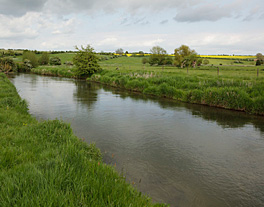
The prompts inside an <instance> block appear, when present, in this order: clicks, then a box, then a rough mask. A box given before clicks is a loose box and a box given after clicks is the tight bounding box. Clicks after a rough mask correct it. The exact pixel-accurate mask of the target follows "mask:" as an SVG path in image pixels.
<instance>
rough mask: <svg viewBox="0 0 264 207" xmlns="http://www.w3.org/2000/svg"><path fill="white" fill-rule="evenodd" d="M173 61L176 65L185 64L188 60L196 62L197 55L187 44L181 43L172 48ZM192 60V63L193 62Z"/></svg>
mask: <svg viewBox="0 0 264 207" xmlns="http://www.w3.org/2000/svg"><path fill="white" fill-rule="evenodd" d="M174 56H175V62H174V64H175V65H176V66H178V67H184V66H187V65H188V64H187V62H188V61H194V62H196V60H197V58H198V55H197V53H196V52H195V50H191V49H190V48H189V47H188V46H187V45H182V46H180V47H179V48H176V49H175V50H174ZM194 62H192V64H193V63H194Z"/></svg>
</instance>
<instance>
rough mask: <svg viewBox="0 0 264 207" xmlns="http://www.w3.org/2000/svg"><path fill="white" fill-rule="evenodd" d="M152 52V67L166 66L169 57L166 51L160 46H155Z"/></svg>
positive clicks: (150, 61)
mask: <svg viewBox="0 0 264 207" xmlns="http://www.w3.org/2000/svg"><path fill="white" fill-rule="evenodd" d="M150 52H151V53H152V54H151V55H150V56H149V64H150V65H165V59H166V57H167V56H168V55H167V51H166V50H164V49H163V48H162V47H160V46H154V47H152V49H151V50H150Z"/></svg>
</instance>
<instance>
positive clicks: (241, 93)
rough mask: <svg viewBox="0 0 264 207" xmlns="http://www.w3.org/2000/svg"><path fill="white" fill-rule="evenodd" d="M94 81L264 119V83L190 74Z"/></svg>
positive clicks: (112, 74) (115, 75)
mask: <svg viewBox="0 0 264 207" xmlns="http://www.w3.org/2000/svg"><path fill="white" fill-rule="evenodd" d="M88 80H90V81H95V82H101V83H104V84H107V85H110V86H114V87H121V88H125V89H127V90H131V91H137V92H142V93H144V94H149V95H155V96H159V97H167V98H172V99H176V100H179V101H184V102H189V103H197V104H205V105H210V106H216V107H221V108H226V109H235V110H240V111H245V112H248V113H252V114H259V115H264V80H263V78H262V79H255V80H252V79H250V80H242V79H240V78H234V79H229V78H224V77H223V78H222V77H217V76H215V77H212V76H211V77H210V76H204V75H202V76H192V75H186V74H180V73H177V74H171V73H149V72H137V73H133V72H132V73H131V72H124V71H122V72H121V71H104V72H103V73H101V74H95V75H93V76H92V77H91V78H90V79H88Z"/></svg>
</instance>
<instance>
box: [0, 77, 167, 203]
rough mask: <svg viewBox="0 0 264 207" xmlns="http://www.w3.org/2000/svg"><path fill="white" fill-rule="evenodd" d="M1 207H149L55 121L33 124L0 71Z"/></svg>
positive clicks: (91, 148)
mask: <svg viewBox="0 0 264 207" xmlns="http://www.w3.org/2000/svg"><path fill="white" fill-rule="evenodd" d="M0 88H1V90H0V131H1V133H0V206H1V207H10V206H25V207H26V206H67V207H68V206H72V207H76V206H120V207H121V206H135V207H138V206H165V205H163V204H156V205H153V204H152V203H151V200H150V198H148V197H146V196H143V195H141V193H140V192H138V191H137V190H135V188H134V187H133V186H132V185H130V184H128V183H126V181H125V178H123V177H122V176H120V175H119V174H118V173H117V172H116V171H115V169H114V168H113V167H112V166H109V165H106V164H104V163H102V156H101V153H100V151H99V149H98V148H96V147H95V145H94V144H91V145H87V144H86V143H84V142H82V141H81V140H80V139H78V138H77V137H76V136H74V134H73V132H72V129H71V127H70V126H69V124H66V123H63V122H61V121H59V120H54V121H43V122H38V121H36V119H35V118H33V117H32V116H31V115H30V114H29V113H28V109H27V103H26V101H24V100H21V98H20V97H19V95H18V93H17V91H16V88H15V87H14V86H13V85H12V84H11V82H10V81H9V80H8V79H7V78H6V76H5V75H4V74H2V73H0Z"/></svg>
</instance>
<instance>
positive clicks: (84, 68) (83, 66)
mask: <svg viewBox="0 0 264 207" xmlns="http://www.w3.org/2000/svg"><path fill="white" fill-rule="evenodd" d="M75 48H76V49H77V50H78V52H77V54H76V55H75V56H74V58H73V63H74V64H75V65H76V66H77V75H78V76H90V75H92V74H93V73H95V72H98V71H100V70H102V69H101V67H100V65H99V64H98V62H97V61H98V57H97V56H96V54H95V52H94V49H93V48H92V47H91V46H90V45H87V46H86V48H84V47H83V46H81V48H80V49H79V48H78V47H77V46H76V47H75Z"/></svg>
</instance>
